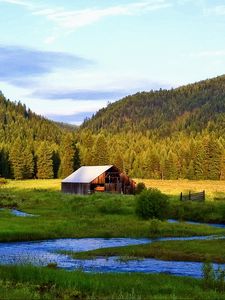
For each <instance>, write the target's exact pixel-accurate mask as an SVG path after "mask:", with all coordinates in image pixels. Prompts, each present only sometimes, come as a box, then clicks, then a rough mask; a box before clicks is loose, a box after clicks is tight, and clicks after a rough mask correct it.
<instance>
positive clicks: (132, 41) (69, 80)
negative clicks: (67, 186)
mask: <svg viewBox="0 0 225 300" xmlns="http://www.w3.org/2000/svg"><path fill="white" fill-rule="evenodd" d="M0 12H1V18H0V90H1V91H2V92H3V94H4V95H5V96H6V97H7V98H10V99H11V100H14V101H19V100H20V101H21V102H23V103H25V104H26V105H27V106H28V107H30V108H31V109H32V110H33V111H35V112H37V113H39V114H41V115H44V116H46V117H48V118H51V119H53V120H57V121H63V122H69V123H73V124H80V123H81V122H82V120H83V119H84V118H85V117H86V116H91V115H92V114H93V113H95V112H96V111H97V110H98V109H100V108H102V107H103V106H106V105H107V103H108V102H113V101H115V100H118V99H121V98H122V97H123V96H126V95H128V94H132V93H135V92H138V91H143V90H145V91H149V90H151V89H159V88H170V87H177V86H180V85H182V84H187V83H191V82H195V81H198V80H203V79H206V78H210V77H214V76H218V75H222V74H224V73H225V38H224V37H225V1H224V0H223V1H222V0H195V1H192V0H139V1H138V0H120V1H118V0H33V1H32V0H0Z"/></svg>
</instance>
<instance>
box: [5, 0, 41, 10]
mask: <svg viewBox="0 0 225 300" xmlns="http://www.w3.org/2000/svg"><path fill="white" fill-rule="evenodd" d="M1 2H3V3H8V4H14V5H19V6H23V7H24V8H27V9H34V8H35V6H34V5H33V4H32V3H30V2H28V1H23V0H0V3H1Z"/></svg>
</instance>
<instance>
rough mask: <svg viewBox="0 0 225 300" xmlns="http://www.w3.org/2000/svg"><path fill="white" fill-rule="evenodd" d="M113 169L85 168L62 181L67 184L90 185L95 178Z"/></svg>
mask: <svg viewBox="0 0 225 300" xmlns="http://www.w3.org/2000/svg"><path fill="white" fill-rule="evenodd" d="M111 167H113V165H108V166H84V167H80V169H78V170H76V171H75V172H74V173H72V174H71V175H70V176H68V177H66V178H65V179H63V180H62V182H65V183H90V182H91V181H93V180H94V179H95V178H97V177H98V176H100V175H101V174H103V173H104V172H105V171H107V170H108V169H110V168H111Z"/></svg>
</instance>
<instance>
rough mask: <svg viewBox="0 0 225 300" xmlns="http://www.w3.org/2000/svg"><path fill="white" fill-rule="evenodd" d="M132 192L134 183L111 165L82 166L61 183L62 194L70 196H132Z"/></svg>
mask: <svg viewBox="0 0 225 300" xmlns="http://www.w3.org/2000/svg"><path fill="white" fill-rule="evenodd" d="M134 191H135V182H134V181H133V180H132V179H130V178H129V177H128V176H127V175H125V174H124V173H122V172H120V171H119V169H118V168H117V167H115V166H113V165H107V166H83V167H81V168H79V169H78V170H77V171H75V172H74V173H72V174H71V175H70V176H68V177H67V178H65V179H64V180H63V181H62V192H64V193H71V194H82V195H86V194H91V193H94V192H110V193H123V194H133V193H134Z"/></svg>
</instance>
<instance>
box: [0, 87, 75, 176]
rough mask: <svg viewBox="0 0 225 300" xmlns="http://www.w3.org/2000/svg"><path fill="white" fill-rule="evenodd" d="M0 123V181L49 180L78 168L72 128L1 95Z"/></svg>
mask: <svg viewBox="0 0 225 300" xmlns="http://www.w3.org/2000/svg"><path fill="white" fill-rule="evenodd" d="M0 120H1V122H0V177H1V176H2V177H6V178H16V179H25V178H53V177H57V176H64V174H65V173H66V174H68V173H70V172H72V171H73V169H74V167H76V164H77V163H78V165H79V157H78V153H77V150H76V146H75V142H74V134H73V131H74V129H73V128H72V127H70V126H67V125H64V124H57V123H55V122H53V121H49V120H47V119H45V118H43V117H41V116H38V115H36V114H35V113H33V112H31V111H30V110H29V109H27V108H26V107H25V105H22V104H21V103H20V102H19V103H14V102H11V101H9V100H7V99H6V98H5V97H4V96H3V94H2V93H0ZM71 152H73V154H72V155H71ZM68 153H69V154H68ZM67 155H69V159H67ZM64 161H66V163H63V164H62V163H61V162H64Z"/></svg>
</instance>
